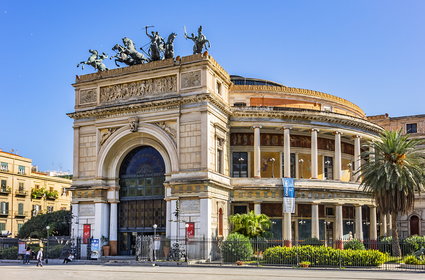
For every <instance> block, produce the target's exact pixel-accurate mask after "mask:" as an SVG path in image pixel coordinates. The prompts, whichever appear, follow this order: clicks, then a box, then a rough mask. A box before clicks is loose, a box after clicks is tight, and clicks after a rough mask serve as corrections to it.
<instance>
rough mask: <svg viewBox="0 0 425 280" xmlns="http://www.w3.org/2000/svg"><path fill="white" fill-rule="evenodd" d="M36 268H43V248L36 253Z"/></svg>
mask: <svg viewBox="0 0 425 280" xmlns="http://www.w3.org/2000/svg"><path fill="white" fill-rule="evenodd" d="M37 266H41V267H43V248H40V250H39V251H38V253H37Z"/></svg>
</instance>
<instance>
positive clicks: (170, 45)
mask: <svg viewBox="0 0 425 280" xmlns="http://www.w3.org/2000/svg"><path fill="white" fill-rule="evenodd" d="M176 37H177V34H176V33H174V32H173V33H171V34H170V35H168V39H167V42H166V43H165V53H164V58H165V59H168V58H173V57H174V39H175V38H176Z"/></svg>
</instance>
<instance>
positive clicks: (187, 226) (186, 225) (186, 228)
mask: <svg viewBox="0 0 425 280" xmlns="http://www.w3.org/2000/svg"><path fill="white" fill-rule="evenodd" d="M184 227H185V239H186V254H184V258H185V262H187V254H188V251H187V239H188V238H187V230H188V228H189V224H188V223H186V224H185V225H184Z"/></svg>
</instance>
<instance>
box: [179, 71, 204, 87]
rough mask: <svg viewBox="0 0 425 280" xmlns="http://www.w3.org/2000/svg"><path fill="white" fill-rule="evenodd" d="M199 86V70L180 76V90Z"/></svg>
mask: <svg viewBox="0 0 425 280" xmlns="http://www.w3.org/2000/svg"><path fill="white" fill-rule="evenodd" d="M200 85H201V70H198V71H193V72H186V73H182V74H181V88H182V89H183V88H193V87H199V86H200Z"/></svg>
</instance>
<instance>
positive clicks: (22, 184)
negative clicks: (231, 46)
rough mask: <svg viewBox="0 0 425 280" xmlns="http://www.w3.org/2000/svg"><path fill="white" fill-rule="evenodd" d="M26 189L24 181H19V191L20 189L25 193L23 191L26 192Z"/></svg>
mask: <svg viewBox="0 0 425 280" xmlns="http://www.w3.org/2000/svg"><path fill="white" fill-rule="evenodd" d="M24 190H25V186H24V183H23V182H19V189H18V191H19V192H20V193H23V192H24Z"/></svg>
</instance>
